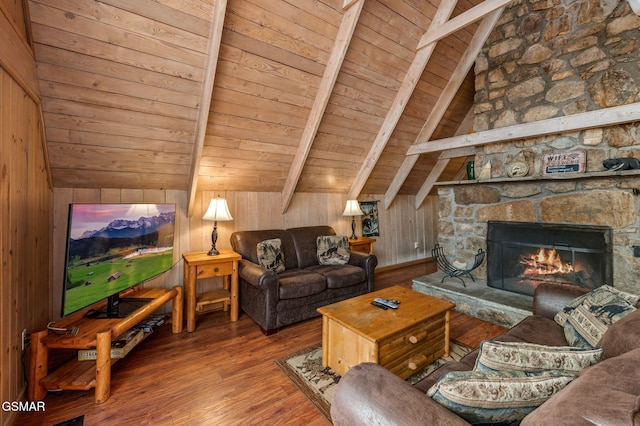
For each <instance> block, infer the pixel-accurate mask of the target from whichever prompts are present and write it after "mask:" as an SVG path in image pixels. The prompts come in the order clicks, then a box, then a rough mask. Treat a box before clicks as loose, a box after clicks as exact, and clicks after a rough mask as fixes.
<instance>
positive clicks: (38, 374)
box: [28, 329, 49, 401]
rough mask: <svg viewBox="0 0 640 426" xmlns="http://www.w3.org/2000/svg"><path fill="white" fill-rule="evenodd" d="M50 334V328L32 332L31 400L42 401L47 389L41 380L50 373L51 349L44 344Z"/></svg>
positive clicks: (29, 394)
mask: <svg viewBox="0 0 640 426" xmlns="http://www.w3.org/2000/svg"><path fill="white" fill-rule="evenodd" d="M48 334H49V330H47V329H44V330H39V331H36V332H32V333H31V347H30V348H29V391H28V398H29V401H40V400H41V399H43V398H44V397H45V396H46V394H47V390H46V389H45V388H44V387H43V386H41V385H40V380H42V379H44V378H45V377H46V376H47V374H48V363H49V349H48V348H47V347H46V346H44V345H43V344H42V339H44V338H45V337H46V336H47V335H48Z"/></svg>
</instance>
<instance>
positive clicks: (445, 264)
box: [431, 244, 485, 288]
mask: <svg viewBox="0 0 640 426" xmlns="http://www.w3.org/2000/svg"><path fill="white" fill-rule="evenodd" d="M431 256H432V257H433V258H434V259H435V260H436V265H438V269H439V270H440V271H442V272H443V273H444V274H445V276H444V277H442V280H441V281H440V282H444V280H445V279H446V278H447V277H451V278H457V279H459V280H460V281H461V282H462V285H463V286H464V287H465V288H466V287H467V284H466V283H465V282H464V280H463V279H462V277H463V276H467V277H469V278H471V281H473V282H475V281H476V279H475V278H474V277H473V275H471V272H472V271H473V270H475V269H477V268H478V266H480V265H482V262H483V261H484V257H485V251H484V250H483V249H478V253H476V256H475V258H474V261H473V266H471V268H469V267H468V266H467V262H466V261H465V260H464V259H455V260H453V261H452V262H450V261H449V259H447V257H446V256H445V254H444V250H443V249H442V247H441V246H440V244H436V246H435V247H434V248H433V250H431Z"/></svg>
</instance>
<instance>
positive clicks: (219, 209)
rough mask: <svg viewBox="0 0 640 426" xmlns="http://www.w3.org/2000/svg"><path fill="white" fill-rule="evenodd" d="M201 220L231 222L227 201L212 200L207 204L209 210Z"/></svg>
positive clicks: (218, 198) (220, 199) (222, 199)
mask: <svg viewBox="0 0 640 426" xmlns="http://www.w3.org/2000/svg"><path fill="white" fill-rule="evenodd" d="M202 219H203V220H213V221H217V222H226V221H229V220H233V217H231V213H230V212H229V206H227V200H226V199H225V198H220V197H217V198H214V199H212V200H211V202H210V203H209V208H208V209H207V212H206V213H205V214H204V216H202Z"/></svg>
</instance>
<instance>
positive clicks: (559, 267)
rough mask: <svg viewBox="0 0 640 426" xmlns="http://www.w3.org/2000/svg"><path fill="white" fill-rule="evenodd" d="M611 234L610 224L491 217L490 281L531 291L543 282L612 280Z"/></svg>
mask: <svg viewBox="0 0 640 426" xmlns="http://www.w3.org/2000/svg"><path fill="white" fill-rule="evenodd" d="M611 239H612V231H611V228H609V227H606V226H589V225H568V224H550V223H524V222H499V221H490V222H489V224H488V229H487V284H488V285H489V286H490V287H495V288H500V289H503V290H507V291H512V292H515V293H521V294H527V295H533V292H534V290H535V288H536V286H538V285H539V284H540V283H552V284H558V285H572V286H579V287H583V288H587V289H594V288H597V287H599V286H601V285H605V284H607V285H613V268H612V264H613V254H612V249H611V247H612V244H611Z"/></svg>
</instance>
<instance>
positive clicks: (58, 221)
mask: <svg viewBox="0 0 640 426" xmlns="http://www.w3.org/2000/svg"><path fill="white" fill-rule="evenodd" d="M216 196H221V197H224V198H226V199H227V203H228V205H229V210H230V211H231V215H232V216H233V221H231V222H219V223H218V242H217V244H216V246H217V247H218V248H231V245H230V243H229V238H230V236H231V233H233V232H234V231H240V230H254V229H282V228H293V227H297V226H311V225H330V226H332V227H333V228H334V229H335V230H336V233H338V234H345V235H350V234H351V217H344V216H342V212H343V211H344V207H345V204H346V196H345V195H342V194H327V193H324V194H312V193H298V194H295V196H294V197H293V200H292V203H291V205H290V207H289V209H288V210H287V213H285V214H282V212H281V205H282V204H281V194H280V193H279V192H225V191H205V192H199V193H197V194H196V201H195V205H194V213H193V215H192V216H191V217H190V218H189V217H187V216H186V209H187V193H186V192H185V191H177V190H142V189H128V190H121V189H80V188H75V189H70V188H66V189H65V188H56V189H55V190H54V240H53V244H54V250H53V271H54V272H53V277H54V283H53V288H54V291H53V307H54V314H55V315H58V316H59V311H60V306H61V297H62V282H63V279H64V276H63V275H64V269H63V268H64V256H65V253H64V251H65V244H66V242H65V240H66V232H67V229H66V228H67V217H68V210H69V204H70V203H119V202H122V203H138V202H140V203H175V204H176V206H177V214H176V235H177V239H176V241H175V244H176V245H175V246H174V247H175V249H174V267H173V268H172V270H171V271H170V272H168V273H166V274H164V275H163V276H161V277H157V278H156V279H154V280H151V281H149V282H148V283H147V284H146V285H147V286H153V287H165V288H169V287H172V286H174V285H176V284H182V274H183V266H182V260H181V259H182V257H181V253H184V252H190V251H201V250H208V249H209V247H210V246H211V231H212V229H213V223H212V222H208V221H203V220H202V216H203V214H204V212H205V211H206V209H207V207H208V205H209V201H210V200H211V198H214V197H216ZM382 197H383V196H382V195H366V196H362V197H360V199H361V200H362V201H373V200H378V199H380V200H381V199H382ZM436 202H437V200H436V199H435V198H432V197H429V198H427V200H426V201H425V202H424V203H423V206H422V207H421V208H420V209H418V210H416V209H415V207H414V204H415V197H414V196H398V197H397V198H396V200H395V201H394V203H393V205H392V206H391V208H390V209H388V210H386V209H385V208H384V206H383V205H382V201H381V202H380V203H379V206H378V210H379V224H380V236H378V237H375V238H376V240H377V241H376V244H375V246H374V249H375V253H376V255H377V256H378V266H390V265H395V264H398V263H404V262H409V261H413V260H417V259H423V258H425V257H430V256H431V249H432V248H433V245H434V243H435V239H436V236H437V228H436V226H437V217H436V209H435V207H436ZM356 222H357V223H358V228H357V230H356V233H357V234H358V235H362V227H361V223H360V221H359V220H358V219H357V218H356ZM414 242H418V245H419V248H418V249H415V248H414ZM220 285H221V282H220V281H219V280H215V279H211V280H209V281H205V280H203V281H202V282H199V283H198V291H207V290H209V289H212V288H216V287H219V286H220ZM56 318H57V316H56Z"/></svg>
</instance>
